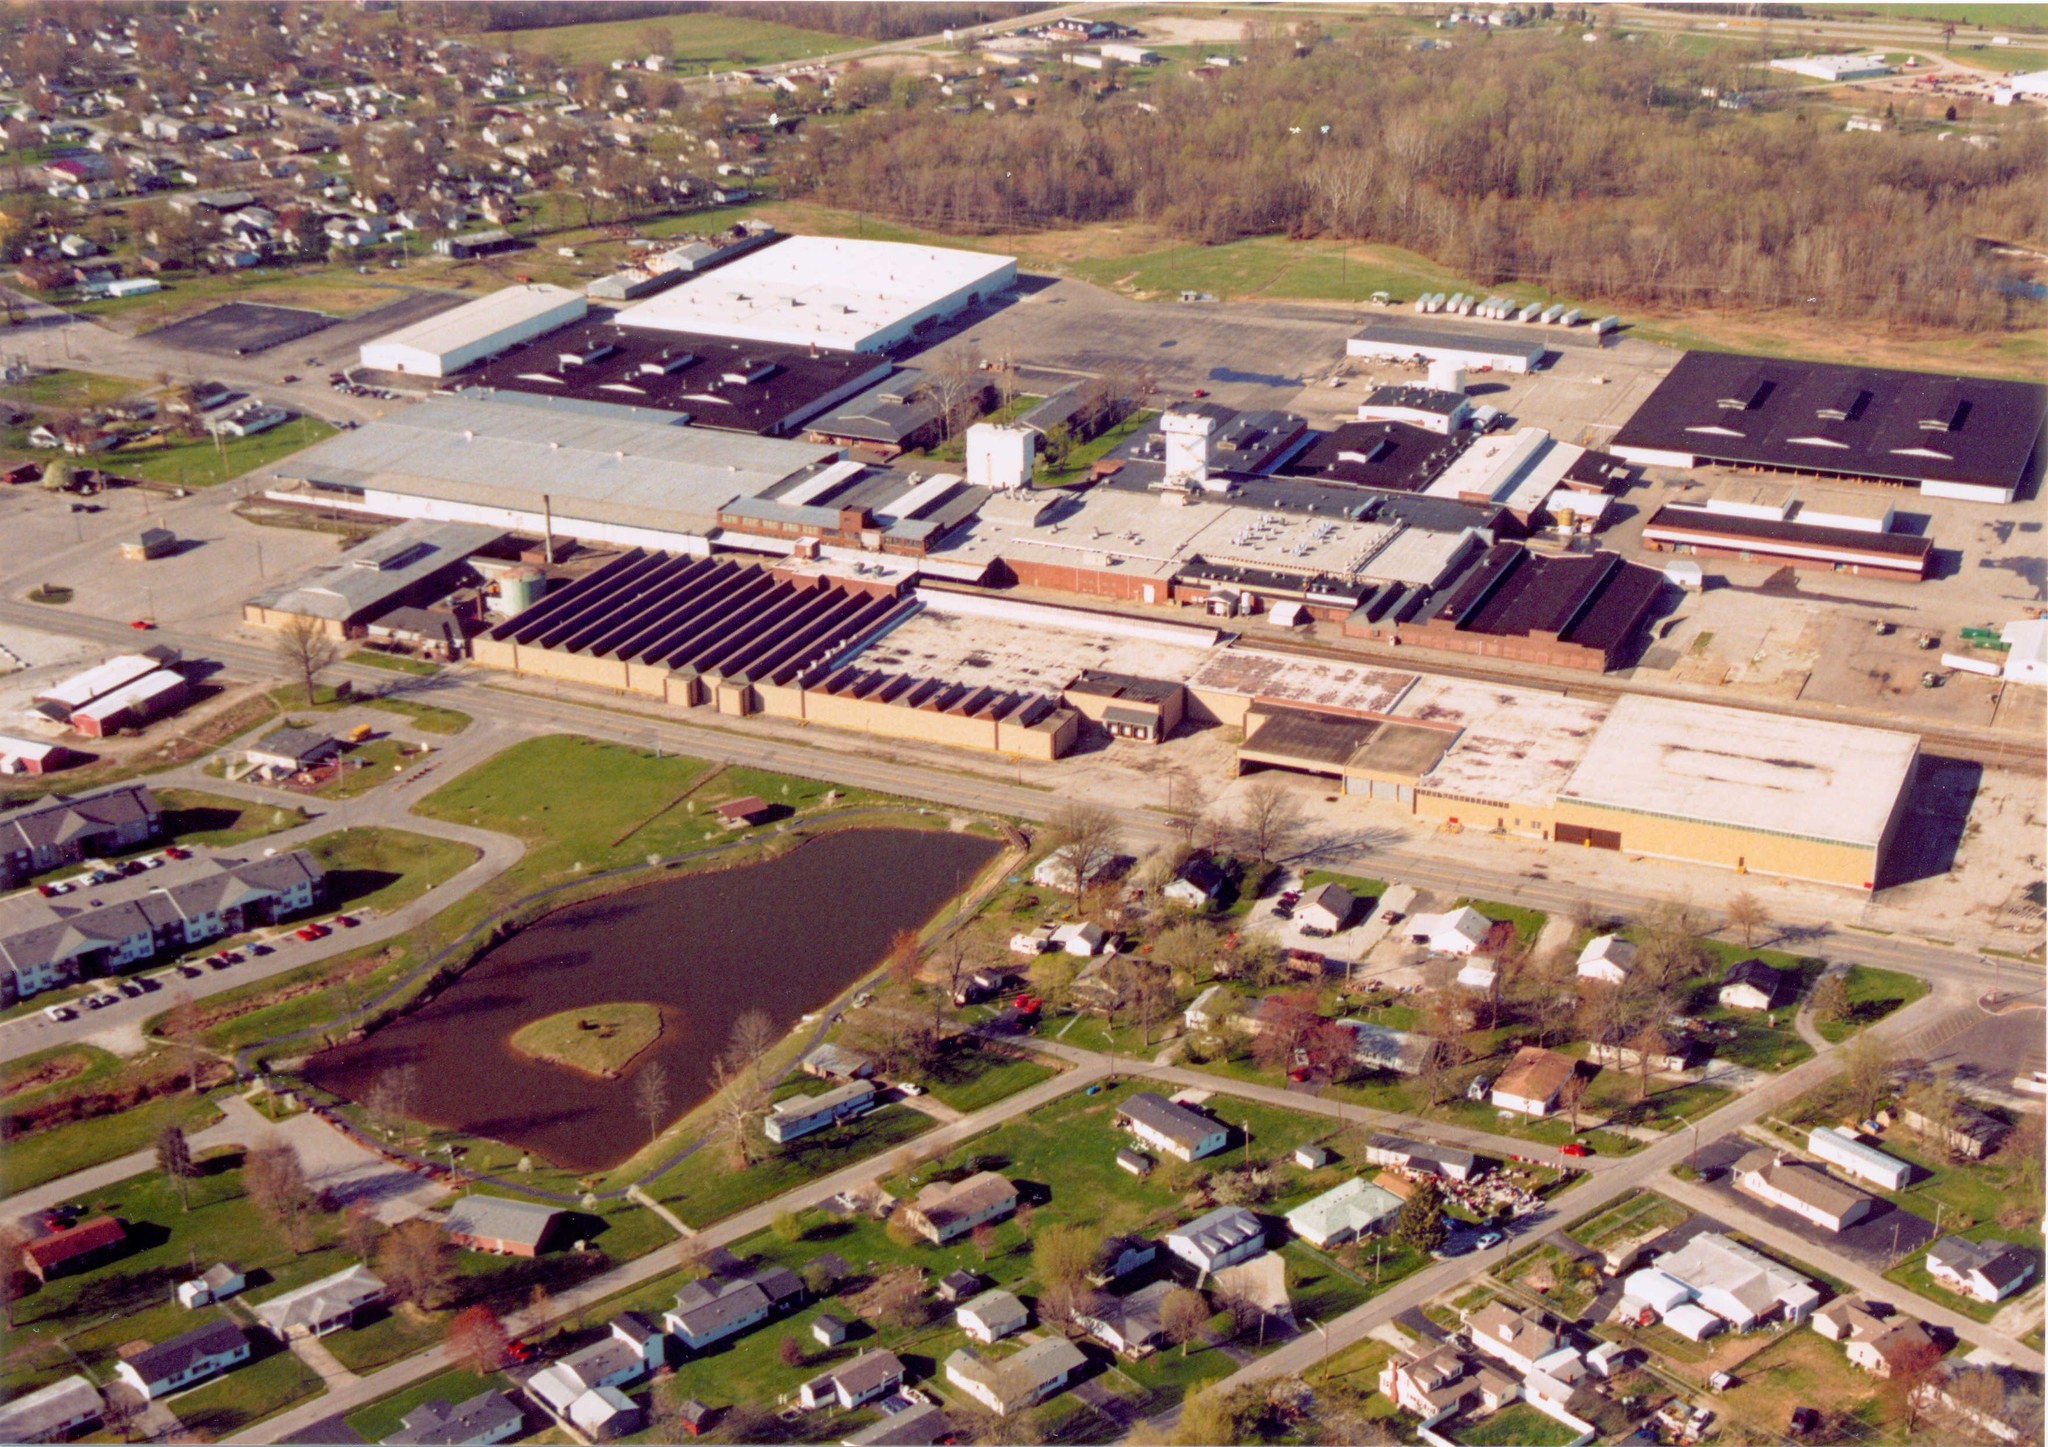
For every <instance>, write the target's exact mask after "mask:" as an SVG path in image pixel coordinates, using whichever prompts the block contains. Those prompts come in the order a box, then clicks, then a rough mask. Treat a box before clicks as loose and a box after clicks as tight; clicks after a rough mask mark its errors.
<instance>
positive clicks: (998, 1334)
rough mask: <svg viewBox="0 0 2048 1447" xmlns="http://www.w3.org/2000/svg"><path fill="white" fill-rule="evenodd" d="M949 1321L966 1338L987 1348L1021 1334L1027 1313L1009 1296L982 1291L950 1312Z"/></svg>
mask: <svg viewBox="0 0 2048 1447" xmlns="http://www.w3.org/2000/svg"><path fill="white" fill-rule="evenodd" d="M953 1320H954V1322H955V1323H957V1324H958V1326H959V1327H960V1330H962V1331H964V1332H966V1333H967V1335H968V1336H969V1337H971V1338H973V1339H974V1340H975V1341H978V1342H981V1343H982V1344H983V1345H988V1344H990V1343H992V1342H998V1341H1001V1340H1002V1339H1003V1338H1004V1337H1006V1336H1009V1335H1010V1334H1011V1333H1013V1332H1020V1331H1022V1330H1024V1328H1025V1327H1026V1326H1027V1325H1028V1324H1029V1323H1030V1321H1031V1313H1030V1312H1028V1311H1027V1310H1025V1308H1024V1303H1023V1302H1021V1301H1019V1300H1018V1299H1017V1298H1016V1297H1015V1296H1014V1295H1013V1294H1011V1293H1010V1292H1007V1291H1002V1290H996V1291H984V1292H983V1293H982V1294H981V1295H979V1296H977V1297H975V1298H974V1299H973V1300H972V1301H964V1302H962V1303H961V1304H960V1305H959V1306H958V1307H957V1308H956V1309H955V1310H954V1312H953Z"/></svg>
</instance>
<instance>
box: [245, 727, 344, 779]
mask: <svg viewBox="0 0 2048 1447" xmlns="http://www.w3.org/2000/svg"><path fill="white" fill-rule="evenodd" d="M340 752H341V744H340V742H339V741H338V740H336V739H333V738H330V737H329V736H328V735H326V734H323V733H319V732H317V731H315V730H313V729H295V728H275V729H272V730H271V731H270V732H269V733H267V734H265V735H264V736H263V737H262V738H260V739H258V740H256V742H255V743H253V744H251V745H249V746H248V747H247V748H245V749H243V750H242V757H243V759H244V760H246V761H247V762H248V763H249V764H250V765H251V766H252V767H255V768H258V769H269V770H271V771H272V772H273V773H278V774H296V773H299V772H300V771H301V770H305V769H313V768H317V767H319V766H320V765H321V764H324V763H326V762H327V761H328V760H329V759H331V758H333V757H334V756H335V755H336V754H338V753H340Z"/></svg>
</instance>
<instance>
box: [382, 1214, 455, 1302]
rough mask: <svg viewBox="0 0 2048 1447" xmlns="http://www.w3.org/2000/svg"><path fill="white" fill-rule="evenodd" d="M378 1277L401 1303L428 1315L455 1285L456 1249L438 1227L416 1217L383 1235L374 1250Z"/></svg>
mask: <svg viewBox="0 0 2048 1447" xmlns="http://www.w3.org/2000/svg"><path fill="white" fill-rule="evenodd" d="M377 1275H378V1276H380V1277H382V1278H383V1280H384V1282H385V1284H386V1285H387V1286H389V1287H390V1288H391V1294H392V1295H393V1296H395V1297H397V1298H398V1299H399V1300H400V1301H410V1302H414V1303H417V1304H418V1305H419V1306H421V1307H422V1308H424V1309H426V1310H429V1311H431V1310H433V1309H435V1308H436V1307H439V1306H442V1305H444V1304H445V1303H446V1297H447V1294H448V1289H449V1287H450V1286H451V1285H452V1284H453V1283H454V1281H455V1248H454V1247H452V1246H450V1245H449V1244H448V1238H447V1237H446V1236H444V1235H443V1234H442V1233H441V1228H440V1227H438V1226H436V1225H435V1224H434V1223H433V1222H431V1221H428V1220H425V1219H423V1218H421V1217H418V1216H415V1217H414V1218H413V1219H412V1220H410V1221H402V1222H400V1223H399V1224H398V1225H396V1226H393V1227H392V1228H391V1229H390V1231H388V1232H386V1233H385V1236H384V1241H383V1244H382V1245H380V1246H379V1247H378V1248H377Z"/></svg>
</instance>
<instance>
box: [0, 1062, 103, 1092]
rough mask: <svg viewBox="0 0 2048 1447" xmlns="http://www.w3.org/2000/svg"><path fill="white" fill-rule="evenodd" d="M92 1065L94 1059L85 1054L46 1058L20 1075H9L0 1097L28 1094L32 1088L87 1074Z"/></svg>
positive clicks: (1, 1086) (36, 1088) (42, 1087)
mask: <svg viewBox="0 0 2048 1447" xmlns="http://www.w3.org/2000/svg"><path fill="white" fill-rule="evenodd" d="M91 1066H92V1061H90V1060H89V1059H87V1058H86V1057H85V1056H84V1055H83V1054H76V1055H60V1056H58V1057H57V1058H56V1059H54V1060H45V1061H44V1062H43V1063H42V1064H40V1065H37V1066H35V1067H33V1068H31V1069H29V1070H25V1071H22V1072H21V1073H20V1074H18V1075H10V1076H8V1077H7V1079H6V1081H5V1082H4V1083H0V1098H7V1099H11V1098H12V1097H14V1096H17V1095H27V1094H28V1093H29V1092H30V1091H32V1090H42V1089H44V1088H45V1087H47V1086H52V1085H58V1084H61V1083H62V1082H64V1081H66V1080H70V1079H71V1078H72V1077H73V1076H78V1075H83V1074H85V1072H86V1071H87V1070H88V1069H90V1068H91Z"/></svg>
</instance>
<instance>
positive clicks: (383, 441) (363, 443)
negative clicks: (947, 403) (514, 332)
mask: <svg viewBox="0 0 2048 1447" xmlns="http://www.w3.org/2000/svg"><path fill="white" fill-rule="evenodd" d="M839 453H840V449H839V448H837V447H830V446H825V445H822V444H816V443H808V442H787V441H782V440H779V439H776V438H770V437H750V436H748V435H746V434H744V433H737V432H715V431H711V430H709V429H706V428H700V427H675V426H671V425H669V424H668V423H666V422H658V421H648V422H638V421H624V420H618V419H614V418H610V417H588V416H584V415H582V414H580V413H568V412H555V411H549V410H546V409H543V408H537V407H524V406H517V405H508V404H505V403H499V402H492V401H486V400H483V399H480V398H471V397H461V396H454V395H447V394H443V395H440V396H435V397H430V398H428V399H427V400H426V401H424V402H421V403H419V404H418V405H417V406H413V407H408V408H405V409H404V410H403V411H401V412H398V413H395V414H394V415H392V416H390V417H386V418H383V419H381V420H379V421H376V422H368V423H365V424H364V425H363V426H361V427H359V428H357V429H356V430H355V431H353V432H343V433H340V434H339V435H337V436H334V437H330V438H328V439H327V440H326V441H325V442H319V443H315V444H314V445H313V446H312V447H309V448H307V449H306V450H305V451H304V452H301V453H298V454H296V455H294V456H293V457H292V458H291V459H290V460H288V461H286V462H284V463H281V464H280V465H279V466H278V467H277V468H276V469H275V470H274V472H273V473H272V476H274V477H277V478H281V479H286V480H304V481H309V482H315V483H326V484H328V485H330V486H349V487H361V488H366V489H370V490H374V491H378V492H388V493H396V494H399V495H401V496H407V497H420V498H431V499H435V500H438V501H442V502H452V503H464V504H471V505H476V506H483V507H493V508H513V509H519V510H522V511H529V512H539V511H540V510H541V497H542V494H546V495H547V496H549V497H550V498H552V499H553V507H554V511H555V514H556V516H557V518H558V519H570V518H581V519H587V520H590V521H596V522H607V523H621V524H630V525H634V526H640V527H656V528H658V527H680V528H683V529H684V530H686V531H694V530H700V529H702V528H703V527H706V526H709V525H710V523H711V521H713V520H715V518H716V516H717V513H718V509H719V508H720V507H722V506H724V505H725V504H726V503H728V502H730V501H732V500H733V499H734V498H736V497H742V496H747V497H751V496H755V495H758V494H759V493H762V492H764V491H766V490H767V489H768V488H770V487H772V486H773V485H774V484H776V483H778V482H781V481H782V480H783V479H784V478H786V477H789V476H791V475H792V474H794V473H796V472H800V471H802V470H803V469H804V468H805V467H808V466H810V465H812V464H814V463H822V462H830V461H832V460H834V459H836V458H837V457H838V456H839Z"/></svg>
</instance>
